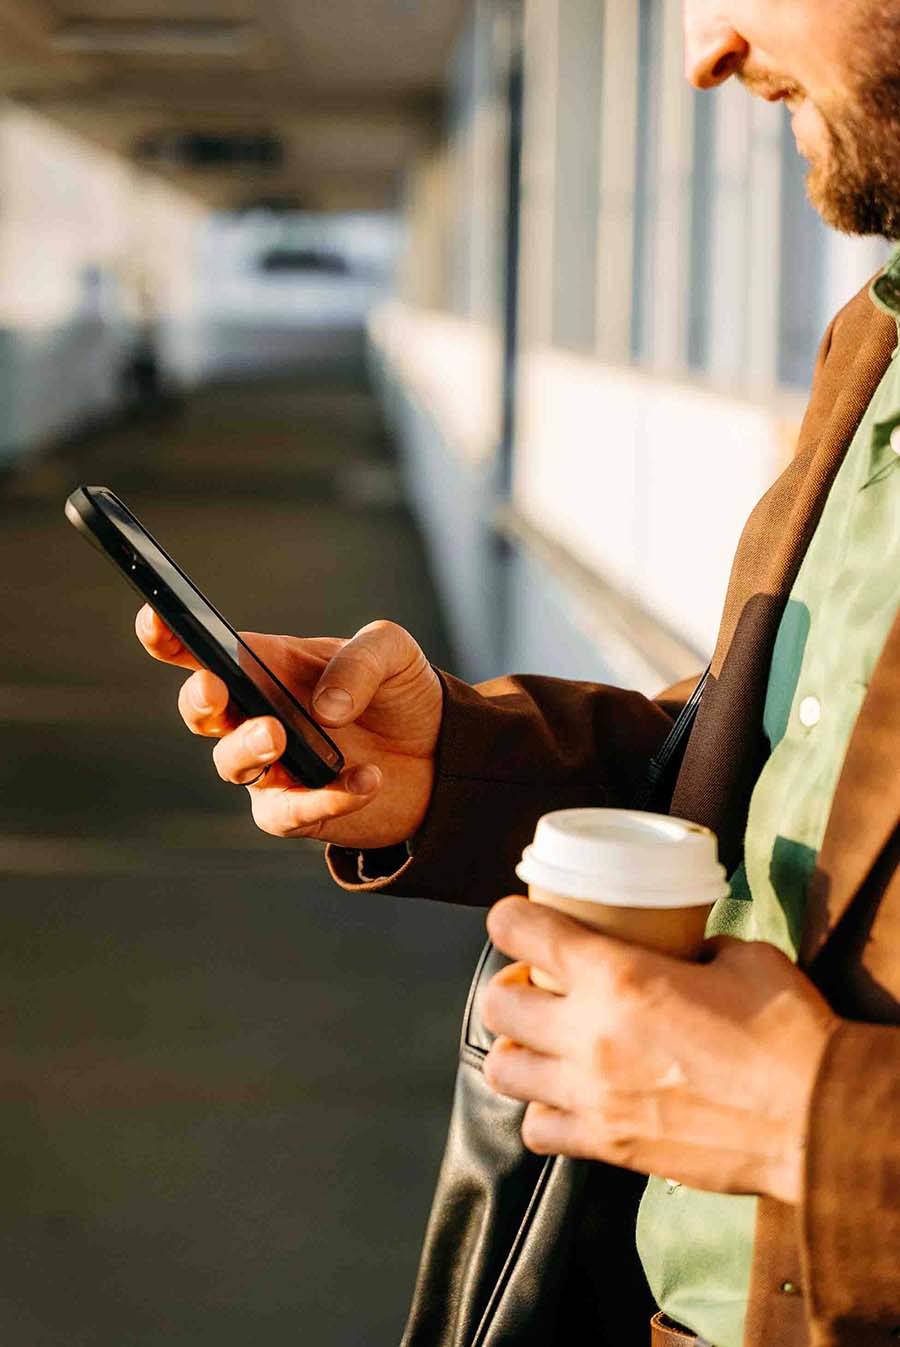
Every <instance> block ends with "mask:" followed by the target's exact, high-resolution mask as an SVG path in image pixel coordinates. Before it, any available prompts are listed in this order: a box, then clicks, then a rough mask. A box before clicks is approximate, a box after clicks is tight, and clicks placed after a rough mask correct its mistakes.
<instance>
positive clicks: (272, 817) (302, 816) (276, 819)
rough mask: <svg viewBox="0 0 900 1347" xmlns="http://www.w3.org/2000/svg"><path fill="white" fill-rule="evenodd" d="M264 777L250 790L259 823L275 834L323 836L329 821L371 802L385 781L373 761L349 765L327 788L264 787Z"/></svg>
mask: <svg viewBox="0 0 900 1347" xmlns="http://www.w3.org/2000/svg"><path fill="white" fill-rule="evenodd" d="M267 780H268V778H264V779H263V781H261V782H260V784H259V786H254V787H253V788H252V789H251V792H250V794H251V798H252V800H253V818H254V821H255V822H256V826H257V827H258V828H261V829H262V831H263V832H265V833H270V834H271V835H272V836H273V837H322V836H324V835H325V833H326V832H327V828H328V825H329V823H332V822H333V821H334V820H335V819H341V818H346V817H347V816H348V815H349V814H356V813H358V812H359V810H361V809H365V808H366V806H367V805H369V804H371V802H372V800H373V798H374V797H375V796H376V795H377V794H378V792H379V790H380V789H381V786H382V784H383V778H382V775H381V772H380V770H379V769H378V768H377V767H374V766H372V765H370V764H367V765H366V766H363V767H350V768H348V769H347V770H346V771H344V772H342V773H341V775H340V776H339V777H338V779H337V781H335V782H333V783H332V785H330V786H326V787H325V789H324V790H303V789H301V788H299V787H298V788H293V789H287V790H275V789H265V785H266V781H267Z"/></svg>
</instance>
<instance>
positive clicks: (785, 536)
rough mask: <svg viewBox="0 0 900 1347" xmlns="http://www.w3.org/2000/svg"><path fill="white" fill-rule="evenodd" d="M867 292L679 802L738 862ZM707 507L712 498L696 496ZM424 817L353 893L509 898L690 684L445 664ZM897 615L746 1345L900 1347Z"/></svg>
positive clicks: (863, 331)
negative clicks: (796, 1160) (555, 835)
mask: <svg viewBox="0 0 900 1347" xmlns="http://www.w3.org/2000/svg"><path fill="white" fill-rule="evenodd" d="M896 341H897V329H896V325H895V322H894V320H893V319H892V318H890V317H888V316H887V315H885V314H883V313H881V312H879V311H878V310H876V308H875V307H874V305H873V304H872V302H871V300H870V299H869V296H868V292H867V290H864V291H862V292H861V293H860V294H859V295H858V296H857V297H856V299H854V300H853V301H852V302H851V303H850V304H849V305H848V306H847V307H846V308H845V309H844V310H842V312H841V313H840V314H838V316H837V318H836V319H835V320H834V322H833V323H832V325H831V327H830V329H829V331H828V333H827V334H826V336H825V339H824V341H823V344H822V347H821V350H820V352H819V359H818V363H817V367H816V376H815V382H814V385H813V392H812V398H811V401H810V405H809V409H808V411H807V415H806V418H805V420H804V423H803V428H802V431H801V435H800V441H799V446H798V451H797V454H796V456H795V458H794V460H793V462H792V464H791V466H790V467H789V468H788V470H787V471H786V472H785V473H784V475H783V476H782V477H781V478H780V479H779V481H778V482H777V483H776V484H775V486H773V487H772V489H771V490H770V491H769V492H768V493H767V495H766V496H765V497H764V498H763V500H762V501H761V502H760V504H759V505H758V506H757V507H756V509H755V511H754V512H753V514H752V515H751V517H750V520H749V522H748V524H747V526H746V529H745V531H744V534H743V537H742V539H741V542H740V546H739V548H738V552H737V556H736V558H735V562H734V568H733V571H732V575H731V582H730V586H729V589H728V595H727V599H726V603H725V612H724V615H723V619H722V626H721V631H720V634H719V639H718V643H717V646H716V651H715V655H714V659H713V666H712V678H711V682H710V685H709V687H708V689H707V691H706V694H705V696H704V699H703V703H702V706H701V710H700V714H699V716H698V719H697V722H696V725H695V728H694V730H693V733H692V736H691V739H690V742H689V744H688V748H687V752H686V755H685V758H684V763H683V766H682V768H681V772H680V776H679V779H678V783H677V786H676V789H675V794H674V798H673V801H672V812H673V813H675V814H677V815H680V816H683V817H686V818H690V819H694V820H696V821H697V822H701V823H705V824H707V825H708V826H709V827H710V828H712V829H713V830H714V831H715V832H716V833H717V834H718V836H719V839H720V844H721V850H722V858H723V861H724V863H725V864H726V865H728V866H729V868H730V867H732V866H734V865H735V864H736V863H737V862H738V860H739V859H740V854H741V849H742V844H743V834H744V828H745V824H746V818H747V811H748V807H749V802H750V795H751V793H752V790H753V787H754V784H755V782H756V779H757V777H758V775H759V772H760V769H761V767H762V765H763V763H764V761H765V758H766V755H767V748H766V743H765V739H764V735H763V725H762V712H763V703H764V699H765V693H766V686H767V682H768V676H769V666H770V662H771V655H772V647H773V643H774V640H775V635H776V632H777V630H778V624H779V621H780V618H781V614H782V611H783V608H784V605H785V602H786V600H787V598H788V596H789V593H790V590H791V587H792V584H793V581H794V577H795V576H796V574H797V570H798V568H799V565H800V562H801V561H802V559H803V556H804V553H805V551H806V548H807V546H808V544H809V542H810V540H811V538H812V535H813V532H814V531H815V528H816V524H817V523H818V520H819V517H820V514H821V512H822V508H823V506H824V504H825V500H826V497H827V495H828V491H829V488H830V486H831V483H832V482H833V481H834V478H835V475H836V473H837V470H838V468H839V466H840V464H841V461H842V459H843V457H844V455H845V453H846V452H847V449H848V448H849V445H850V442H851V440H852V438H853V435H854V433H855V431H856V429H857V427H858V425H859V422H860V420H861V419H862V416H863V413H864V411H865V409H866V407H867V406H868V403H869V401H870V399H871V397H872V395H873V393H874V392H875V389H876V388H877V386H878V383H879V381H880V379H881V377H882V375H883V374H884V371H885V369H886V368H887V365H888V362H889V360H890V356H891V352H892V350H893V348H894V346H895V345H896ZM710 508H711V509H714V508H715V502H714V501H711V502H710ZM444 684H445V717H444V725H443V730H442V736H441V744H440V749H439V758H438V774H437V780H436V786H435V791H434V795H433V798H432V803H431V808H430V811H429V816H428V819H427V821H426V824H425V827H424V828H423V830H422V832H421V834H420V835H419V837H418V838H417V839H416V843H415V846H414V847H413V849H412V851H413V854H412V857H411V859H409V860H408V861H407V862H406V863H405V864H404V865H402V866H401V867H400V868H399V869H398V870H397V871H396V873H395V874H393V875H391V876H390V877H389V878H387V879H383V880H379V881H377V882H375V883H372V884H366V885H360V884H359V882H358V879H357V873H356V863H355V862H356V858H355V856H352V855H351V854H350V853H346V852H342V851H340V850H337V849H334V848H332V849H331V850H330V852H329V863H330V866H331V869H332V873H333V874H334V876H335V878H336V879H337V880H338V882H339V883H342V884H344V885H345V886H346V887H353V888H372V889H390V890H391V891H392V892H394V893H399V894H407V895H410V896H416V897H431V898H439V899H443V900H446V901H451V902H463V903H469V904H478V905H485V906H487V905H489V904H491V903H493V902H494V901H495V900H496V899H497V898H498V897H500V896H501V895H503V894H505V893H509V892H520V891H521V887H522V886H521V884H520V883H519V882H518V881H517V880H516V878H515V875H514V871H513V867H514V864H515V862H516V860H517V859H518V857H519V855H520V854H521V850H522V847H523V845H524V844H525V843H526V842H527V841H528V840H529V838H530V835H531V832H532V830H533V827H534V823H535V821H536V819H537V818H538V817H539V816H540V815H541V814H543V813H545V812H547V811H548V810H551V809H559V808H565V807H569V806H574V805H587V804H610V805H615V804H622V803H625V802H627V800H628V798H629V793H630V790H631V788H632V787H633V786H634V785H635V784H636V782H637V780H638V779H639V777H640V775H641V772H642V770H643V768H644V766H645V764H646V762H647V759H648V758H649V756H650V755H651V754H652V752H653V751H654V749H655V748H656V747H658V746H659V744H660V743H661V741H662V740H663V738H664V737H665V735H666V733H667V731H668V729H669V728H670V725H671V722H672V716H673V715H674V714H675V713H676V712H677V710H678V708H679V705H680V704H682V703H683V702H684V700H685V698H686V696H687V695H689V692H690V684H688V685H682V686H680V687H679V688H677V689H672V690H670V692H669V693H665V694H663V695H662V696H661V697H660V698H658V699H657V700H656V701H650V700H648V699H646V698H644V697H642V696H640V695H638V694H635V693H628V692H623V691H622V690H620V689H614V688H608V687H604V686H599V685H595V684H586V683H572V682H566V681H563V680H558V679H550V678H532V677H527V678H503V679H497V680H495V681H493V682H490V683H486V684H483V685H481V686H480V687H478V688H471V687H468V686H467V685H466V684H463V683H460V682H458V681H457V680H455V679H452V678H445V680H444ZM898 862H900V617H898V620H897V621H896V622H895V624H894V626H893V629H892V631H891V633H890V635H889V637H888V640H887V644H886V646H885V648H884V651H883V653H882V655H881V658H880V660H879V663H878V665H877V668H876V670H875V673H874V675H873V678H872V682H871V685H870V687H869V690H868V695H867V697H866V700H865V703H864V705H863V708H862V711H861V713H860V716H859V720H858V722H857V725H856V728H855V731H854V733H853V737H852V739H851V742H850V747H849V750H848V752H847V757H846V760H845V762H844V766H843V771H842V773H841V777H840V781H839V784H838V789H837V794H836V796H835V799H834V803H833V807H832V811H831V816H830V819H829V823H828V828H827V832H826V835H825V840H824V843H823V846H822V849H821V852H820V855H819V859H818V865H817V868H816V872H815V875H814V878H813V882H812V889H811V894H810V901H809V910H808V915H807V921H806V927H805V931H804V935H803V940H802V948H801V955H800V963H801V966H802V967H803V969H804V970H805V971H806V972H807V974H808V975H809V976H810V977H811V978H812V979H813V981H814V982H815V983H816V984H817V985H818V986H819V987H820V988H821V989H822V991H823V992H824V993H825V995H826V996H827V998H828V999H829V1001H830V1003H831V1005H832V1006H833V1008H834V1009H835V1010H836V1011H837V1012H838V1014H839V1015H840V1016H841V1023H840V1025H839V1027H838V1028H837V1030H836V1032H835V1033H834V1034H833V1036H832V1037H831V1039H830V1041H829V1044H828V1047H827V1049H826V1052H825V1056H824V1059H823V1061H822V1065H821V1069H820V1072H819V1076H818V1080H817V1084H816V1088H815V1092H814V1096H813V1100H812V1107H811V1112H810V1117H809V1130H808V1142H807V1166H806V1180H805V1192H804V1196H803V1200H802V1202H801V1203H800V1205H799V1206H798V1207H787V1206H784V1205H782V1204H780V1203H778V1202H775V1201H773V1200H771V1199H769V1198H765V1199H762V1200H761V1201H760V1203H759V1215H758V1221H757V1230H756V1243H755V1255H754V1267H753V1276H752V1285H751V1293H750V1304H749V1312H748V1316H747V1328H746V1335H745V1347H888V1345H889V1344H890V1343H892V1342H898V1341H900V868H898Z"/></svg>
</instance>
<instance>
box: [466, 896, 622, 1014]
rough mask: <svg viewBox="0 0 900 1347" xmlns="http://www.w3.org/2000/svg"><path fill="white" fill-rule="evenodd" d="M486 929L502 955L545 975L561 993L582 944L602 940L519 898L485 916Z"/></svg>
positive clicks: (498, 905) (567, 919)
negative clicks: (539, 970) (528, 965)
mask: <svg viewBox="0 0 900 1347" xmlns="http://www.w3.org/2000/svg"><path fill="white" fill-rule="evenodd" d="M487 928H488V933H489V934H490V937H491V940H492V941H493V942H494V944H495V945H496V946H497V948H498V949H500V950H502V951H503V953H504V954H506V955H508V956H509V958H511V959H520V960H522V961H523V962H524V963H528V964H531V965H533V966H534V967H535V968H540V969H541V971H542V972H544V973H548V974H549V975H550V977H551V978H552V979H553V981H554V982H555V983H556V984H557V985H558V986H560V987H561V988H562V989H563V991H567V990H568V988H569V987H570V986H571V979H572V973H573V971H574V967H575V962H576V960H577V958H578V955H579V953H580V952H581V951H583V950H584V948H585V940H598V941H602V940H604V937H603V936H599V935H597V934H596V932H594V931H588V929H587V928H586V927H585V926H582V925H581V923H580V922H577V921H574V920H573V919H572V918H571V917H565V916H563V915H562V913H560V912H554V911H552V910H551V909H550V908H548V907H543V906H541V905H540V904H538V903H532V902H529V900H528V899H527V898H519V897H512V898H503V899H501V901H500V902H499V903H496V904H495V905H494V907H492V908H491V910H490V912H489V914H488V919H487ZM607 943H612V942H607Z"/></svg>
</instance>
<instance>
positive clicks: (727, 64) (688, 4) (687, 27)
mask: <svg viewBox="0 0 900 1347" xmlns="http://www.w3.org/2000/svg"><path fill="white" fill-rule="evenodd" d="M698 10H699V11H700V12H699V13H698ZM749 50H750V48H749V45H748V43H747V42H746V40H745V39H744V38H743V37H741V35H740V33H739V32H738V31H737V29H736V28H734V27H733V26H732V25H731V24H730V23H729V22H728V20H727V19H726V18H724V17H722V16H721V15H717V14H715V13H710V6H709V5H708V4H707V5H704V4H700V5H698V4H695V3H692V0H685V4H684V70H685V75H686V76H687V78H688V80H689V81H690V83H691V84H693V85H694V87H695V88H697V89H714V88H715V87H716V85H717V84H724V83H725V81H726V80H727V79H730V78H731V76H732V75H734V74H736V73H737V71H738V70H740V68H741V66H742V65H743V64H744V61H745V60H746V59H747V54H748V52H749Z"/></svg>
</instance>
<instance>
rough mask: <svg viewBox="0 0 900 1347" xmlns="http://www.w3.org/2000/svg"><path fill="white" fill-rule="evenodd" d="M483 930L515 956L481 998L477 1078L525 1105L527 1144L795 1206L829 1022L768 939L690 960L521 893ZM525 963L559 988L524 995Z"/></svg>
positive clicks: (728, 944)
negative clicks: (482, 1044)
mask: <svg viewBox="0 0 900 1347" xmlns="http://www.w3.org/2000/svg"><path fill="white" fill-rule="evenodd" d="M488 930H489V932H490V935H491V939H492V940H493V941H494V944H495V945H497V947H498V948H499V949H500V950H502V951H503V953H504V954H506V955H508V956H509V957H510V958H511V959H515V960H518V961H519V962H516V963H514V964H512V965H511V966H510V967H507V968H504V969H503V970H502V971H501V972H500V973H498V974H497V975H496V976H495V977H494V978H493V980H492V982H491V983H490V985H489V987H488V988H487V990H486V992H485V996H484V1003H483V1016H484V1022H485V1024H486V1025H487V1027H488V1028H489V1029H490V1030H491V1031H492V1032H493V1033H494V1034H497V1035H498V1037H497V1039H496V1041H495V1043H494V1045H493V1047H492V1048H491V1051H490V1053H489V1055H488V1058H487V1060H486V1062H485V1068H484V1070H485V1076H486V1078H487V1080H488V1082H489V1083H490V1084H491V1085H492V1086H493V1088H494V1089H495V1090H496V1091H497V1092H498V1093H500V1094H504V1095H508V1096H510V1097H511V1098H513V1099H521V1100H525V1101H527V1102H528V1109H527V1111H526V1113H525V1119H524V1122H523V1126H522V1136H523V1139H524V1142H525V1145H526V1146H527V1147H528V1148H529V1149H530V1150H532V1151H535V1152H537V1153H538V1154H542V1155H572V1156H580V1157H583V1158H585V1159H592V1160H605V1161H607V1162H609V1163H611V1164H615V1165H621V1166H624V1167H626V1168H628V1169H635V1170H638V1171H640V1172H642V1173H645V1174H657V1175H661V1176H665V1177H666V1178H669V1179H672V1180H675V1181H677V1182H680V1183H684V1184H687V1185H689V1186H690V1187H692V1188H705V1189H708V1190H710V1191H712V1192H719V1193H755V1194H760V1195H768V1196H770V1197H775V1198H778V1199H779V1200H781V1201H783V1202H798V1201H799V1200H800V1197H801V1191H802V1178H803V1146H804V1135H805V1129H806V1118H807V1112H808V1107H809V1101H810V1097H811V1094H812V1089H813V1085H814V1083H815V1078H816V1073H817V1070H818V1065H819V1061H820V1059H821V1056H822V1052H823V1050H824V1047H825V1043H826V1041H827V1039H828V1037H829V1034H830V1032H831V1030H832V1029H833V1028H834V1026H835V1025H836V1023H837V1019H836V1017H835V1016H834V1014H833V1013H832V1011H831V1010H830V1008H829V1006H828V1004H827V1003H826V1002H825V1001H824V1000H823V998H822V997H821V995H820V994H819V992H818V991H817V990H816V989H815V987H814V986H813V985H812V983H811V982H810V981H809V980H808V979H807V978H806V977H805V976H804V975H803V974H802V973H801V972H800V971H799V970H798V969H797V968H796V967H795V966H794V964H792V963H791V962H790V960H789V959H787V958H786V957H785V956H784V955H783V954H781V953H780V952H779V951H778V950H777V949H775V948H774V946H772V945H766V944H749V943H746V942H744V941H740V940H730V939H725V938H719V939H717V940H712V941H709V942H708V944H707V946H706V948H705V950H704V954H703V956H702V961H701V962H699V963H688V962H686V961H684V960H680V959H673V958H669V957H667V956H666V955H663V954H657V953H655V952H653V951H651V950H645V949H641V948H640V947H638V946H636V945H629V944H625V943H624V942H622V941H619V940H613V939H610V938H608V937H606V936H602V935H599V934H597V932H595V931H592V930H590V929H589V928H588V927H587V926H584V925H583V924H582V923H580V922H577V921H573V920H572V919H571V918H569V917H565V916H562V915H561V914H560V913H558V912H553V911H551V910H549V909H548V908H546V907H542V906H538V905H537V904H535V903H530V902H529V901H528V900H527V899H525V898H504V899H503V900H502V901H501V902H499V903H498V904H497V905H496V906H495V907H494V908H493V909H492V911H491V913H490V915H489V917H488ZM531 965H534V966H536V967H538V968H541V969H543V970H544V971H545V972H546V973H548V974H550V976H551V977H552V978H553V979H554V981H555V982H556V984H557V985H558V986H559V987H561V988H562V994H561V995H554V994H553V993H551V992H546V991H542V990H540V989H539V988H538V987H535V986H534V985H533V984H532V983H531V981H530V967H531Z"/></svg>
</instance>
